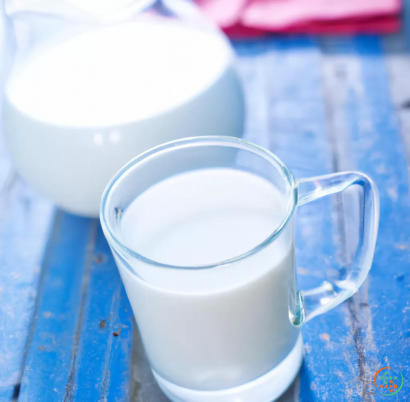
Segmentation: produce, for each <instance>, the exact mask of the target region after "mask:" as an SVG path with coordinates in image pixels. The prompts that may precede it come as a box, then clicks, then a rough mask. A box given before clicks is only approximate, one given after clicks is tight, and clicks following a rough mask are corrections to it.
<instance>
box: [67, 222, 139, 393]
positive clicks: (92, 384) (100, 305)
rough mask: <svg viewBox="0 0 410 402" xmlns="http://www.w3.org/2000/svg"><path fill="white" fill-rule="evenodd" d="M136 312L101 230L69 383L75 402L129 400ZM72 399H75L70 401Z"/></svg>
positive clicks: (92, 264) (98, 235) (94, 254)
mask: <svg viewBox="0 0 410 402" xmlns="http://www.w3.org/2000/svg"><path fill="white" fill-rule="evenodd" d="M132 334H133V328H132V311H131V307H130V305H129V302H128V299H127V297H126V294H125V290H124V287H123V285H122V282H121V278H120V276H119V273H118V270H117V267H116V265H115V262H114V260H113V257H112V255H111V252H110V249H109V247H108V244H107V242H106V240H105V238H104V235H103V233H102V231H101V229H100V228H99V231H98V234H97V244H96V248H95V250H94V253H93V261H92V263H91V270H90V274H89V279H88V286H87V293H86V298H85V301H84V305H83V320H82V325H81V334H80V340H79V345H78V352H77V356H76V358H75V360H76V361H75V375H74V377H73V379H72V382H70V383H69V387H70V390H71V391H70V392H72V400H74V401H97V400H109V401H125V400H128V399H129V397H130V395H129V391H130V384H131V378H130V370H131V348H132ZM70 400H71V399H70Z"/></svg>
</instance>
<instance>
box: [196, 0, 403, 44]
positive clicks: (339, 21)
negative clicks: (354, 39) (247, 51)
mask: <svg viewBox="0 0 410 402" xmlns="http://www.w3.org/2000/svg"><path fill="white" fill-rule="evenodd" d="M196 1H197V3H198V5H199V6H200V7H201V8H202V9H203V11H204V12H205V13H206V14H208V15H209V16H210V17H211V18H212V19H214V20H215V21H216V22H217V23H218V24H219V26H220V27H221V28H222V29H224V30H225V32H226V33H227V34H228V35H230V36H232V37H248V36H260V35H264V34H265V33H266V32H294V33H298V32H302V33H340V34H349V33H356V32H368V33H377V32H381V33H385V32H394V31H396V30H398V29H399V27H400V17H399V14H400V10H401V0H196Z"/></svg>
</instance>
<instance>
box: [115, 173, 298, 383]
mask: <svg viewBox="0 0 410 402" xmlns="http://www.w3.org/2000/svg"><path fill="white" fill-rule="evenodd" d="M288 208H289V205H288V199H287V197H285V196H284V195H282V194H281V193H280V192H279V191H278V189H277V188H276V187H275V186H273V185H272V184H271V183H270V182H268V181H267V180H265V179H263V178H261V177H258V176H256V175H254V174H251V173H247V172H243V171H239V170H233V169H225V168H220V169H219V168H218V169H205V170H198V171H192V172H189V173H184V174H181V175H177V176H173V177H170V178H168V179H166V180H165V181H162V182H160V183H158V184H156V185H154V186H152V187H151V188H149V189H148V190H147V191H145V192H144V193H143V194H142V195H140V196H139V197H137V198H136V199H135V200H134V201H133V202H132V203H131V204H130V205H129V207H128V208H127V209H126V210H125V212H124V213H123V217H122V220H121V224H120V229H119V232H118V236H119V238H120V240H121V241H122V242H123V243H124V245H126V246H127V247H129V248H131V249H132V250H134V251H135V252H137V253H139V254H141V255H142V256H144V257H146V258H149V259H151V260H154V261H157V262H160V263H165V264H172V265H178V266H182V267H186V269H172V268H160V267H156V266H154V265H149V264H145V263H144V262H141V261H139V260H138V259H134V260H130V261H129V264H130V266H131V269H132V270H134V272H135V273H132V272H130V269H128V268H127V267H126V266H125V265H124V264H123V262H122V261H121V260H120V259H119V258H118V256H117V257H116V259H117V264H118V267H119V270H120V273H121V276H122V278H123V281H124V285H125V287H126V290H127V294H128V296H129V299H130V301H131V304H132V307H133V310H134V313H135V316H136V319H137V323H138V326H139V329H140V332H141V336H142V339H143V342H144V345H145V348H146V352H147V355H148V357H149V359H150V362H151V365H152V367H153V369H154V371H155V372H156V373H157V374H159V375H160V376H161V377H163V378H165V379H167V380H169V381H171V382H173V383H175V384H177V385H180V386H183V387H187V388H191V389H197V390H220V389H226V388H230V387H234V386H237V385H241V384H244V383H246V382H249V381H251V380H253V379H255V378H257V377H259V376H261V375H263V374H265V373H266V372H268V371H269V370H271V369H272V368H274V367H275V366H276V365H277V364H278V363H280V361H281V360H282V359H283V358H285V357H286V355H287V354H288V353H289V352H290V350H291V349H292V347H293V346H294V345H295V342H296V338H297V335H298V331H297V330H296V329H295V328H294V327H293V326H292V325H291V324H290V321H289V318H288V292H289V291H290V289H291V288H292V285H293V281H294V279H293V278H294V275H293V272H294V269H295V267H294V245H293V224H292V223H291V224H290V225H288V227H287V228H286V229H285V230H284V233H283V235H281V236H280V237H279V238H277V239H276V240H275V241H274V242H273V243H271V244H270V245H268V246H267V247H265V248H264V249H263V250H262V251H260V252H257V253H255V254H254V255H252V256H249V257H248V258H246V259H242V260H240V261H237V262H233V263H231V264H226V265H223V266H219V267H218V266H217V267H214V268H208V269H197V268H193V267H194V266H201V265H206V264H217V263H218V262H221V261H224V260H229V259H232V258H235V257H238V256H240V255H242V254H244V253H247V252H249V251H250V250H252V249H253V248H255V247H257V246H258V245H259V244H261V243H262V242H264V241H265V240H266V239H267V238H268V237H269V236H270V235H271V234H272V233H273V231H274V230H275V229H276V228H277V227H278V226H279V225H280V224H281V223H282V222H283V221H284V219H285V217H286V213H287V210H288ZM189 267H191V268H189Z"/></svg>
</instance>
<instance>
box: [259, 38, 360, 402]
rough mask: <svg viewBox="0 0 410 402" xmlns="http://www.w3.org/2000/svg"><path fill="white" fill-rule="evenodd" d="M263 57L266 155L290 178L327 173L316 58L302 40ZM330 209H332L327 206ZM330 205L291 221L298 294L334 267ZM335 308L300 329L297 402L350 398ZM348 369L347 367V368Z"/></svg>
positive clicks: (275, 44)
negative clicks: (285, 168)
mask: <svg viewBox="0 0 410 402" xmlns="http://www.w3.org/2000/svg"><path fill="white" fill-rule="evenodd" d="M268 49H269V51H270V52H271V54H272V56H271V58H270V59H269V63H268V74H269V75H270V85H269V87H268V88H266V89H265V91H267V93H268V95H267V96H269V100H270V105H269V112H270V113H269V118H270V124H269V125H270V127H271V132H270V139H271V146H270V148H271V149H272V150H273V151H274V152H275V153H276V154H277V155H278V156H279V157H280V158H281V159H282V160H283V161H284V162H285V163H286V164H287V166H288V167H289V168H290V169H291V170H292V171H293V173H294V174H295V176H296V177H308V176H315V175H320V174H326V173H331V172H332V171H334V170H335V166H334V161H333V155H332V152H331V146H330V136H329V130H328V117H327V115H326V99H325V96H324V79H323V58H322V54H321V51H320V48H319V46H318V43H317V42H316V41H315V40H314V39H313V38H309V37H287V38H278V39H274V40H272V41H271V42H270V43H269V45H268ZM332 201H333V203H332ZM334 201H335V200H331V199H323V200H319V201H317V202H315V203H313V204H309V205H305V206H303V207H301V208H300V209H298V213H297V232H296V246H297V267H298V268H297V269H298V274H299V275H298V277H299V285H300V287H301V288H303V289H306V288H311V287H313V286H317V285H318V284H319V283H321V282H322V281H323V280H325V279H326V276H327V275H329V274H330V275H332V273H334V269H336V268H337V267H338V263H339V259H338V254H339V252H340V250H339V248H340V244H339V227H338V222H337V219H335V216H334V208H333V207H334V204H335V203H334ZM345 318H346V311H345V310H344V308H343V307H342V306H340V307H338V308H336V309H335V310H332V311H330V312H328V313H327V314H326V315H323V316H320V317H317V318H315V319H314V320H312V321H311V322H309V323H307V324H306V325H305V327H304V329H303V336H304V342H305V362H304V366H303V368H302V371H301V384H300V398H301V400H302V401H315V400H328V401H333V400H340V395H343V394H344V395H349V393H353V392H354V391H352V387H356V383H357V382H358V379H357V378H358V371H357V369H356V368H355V367H354V366H352V365H351V363H350V360H351V361H353V362H355V361H356V360H357V356H356V351H355V349H354V347H353V345H349V344H347V343H346V342H345V339H346V337H347V336H348V334H349V333H351V327H350V326H349V325H346V323H345ZM353 364H354V363H353Z"/></svg>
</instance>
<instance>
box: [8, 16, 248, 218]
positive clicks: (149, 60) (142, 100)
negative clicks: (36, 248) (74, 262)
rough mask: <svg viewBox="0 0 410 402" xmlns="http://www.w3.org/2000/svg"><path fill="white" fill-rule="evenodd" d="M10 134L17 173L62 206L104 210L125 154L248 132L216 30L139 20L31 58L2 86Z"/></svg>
mask: <svg viewBox="0 0 410 402" xmlns="http://www.w3.org/2000/svg"><path fill="white" fill-rule="evenodd" d="M4 113H5V116H4V120H5V132H6V135H7V137H8V142H9V145H10V150H11V153H12V156H13V159H14V162H15V165H16V167H17V168H18V170H19V172H20V173H21V174H22V175H23V176H24V177H25V178H26V180H28V181H29V182H30V183H32V184H33V185H34V186H35V187H37V188H38V189H39V190H40V191H42V192H43V193H45V194H46V195H48V196H49V197H51V198H52V199H53V200H54V201H55V202H56V203H57V204H58V205H60V206H62V207H64V208H66V209H68V210H70V211H72V212H76V213H80V214H85V215H98V210H99V202H100V198H101V194H102V191H103V189H104V187H105V185H106V184H107V183H108V181H109V179H110V178H111V177H112V176H113V175H114V174H115V172H116V171H117V170H118V169H120V168H121V167H122V166H123V165H124V164H125V163H126V162H128V161H129V160H130V159H132V158H133V157H135V156H137V155H138V154H139V153H141V152H143V151H145V150H147V149H149V148H151V147H153V146H155V145H158V144H160V143H163V142H166V141H170V140H174V139H177V138H181V137H189V136H197V135H211V134H212V135H234V136H235V135H236V136H240V135H241V133H242V124H243V116H242V115H243V102H242V94H241V88H240V85H239V82H238V79H237V76H236V74H235V73H234V71H233V69H232V53H231V50H230V47H229V45H228V43H227V42H226V40H224V39H223V38H222V37H221V36H220V35H218V34H216V33H215V32H208V31H206V32H202V31H200V30H196V29H193V28H192V27H188V26H183V25H179V24H176V23H174V22H169V21H166V20H165V21H157V20H156V19H152V18H151V19H144V18H141V19H139V20H137V21H133V22H130V23H124V24H121V25H115V26H111V27H108V28H104V29H99V30H97V31H95V32H92V33H88V34H82V35H78V36H75V37H73V38H72V39H70V40H68V41H65V42H62V43H60V44H58V45H56V46H54V47H52V48H50V49H48V50H46V51H43V52H42V53H41V54H38V55H36V56H33V57H32V58H31V59H28V60H27V61H26V63H25V64H24V65H23V66H20V68H19V69H18V70H15V71H14V74H13V76H12V77H11V79H10V80H9V83H8V85H7V88H6V100H5V112H4Z"/></svg>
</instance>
